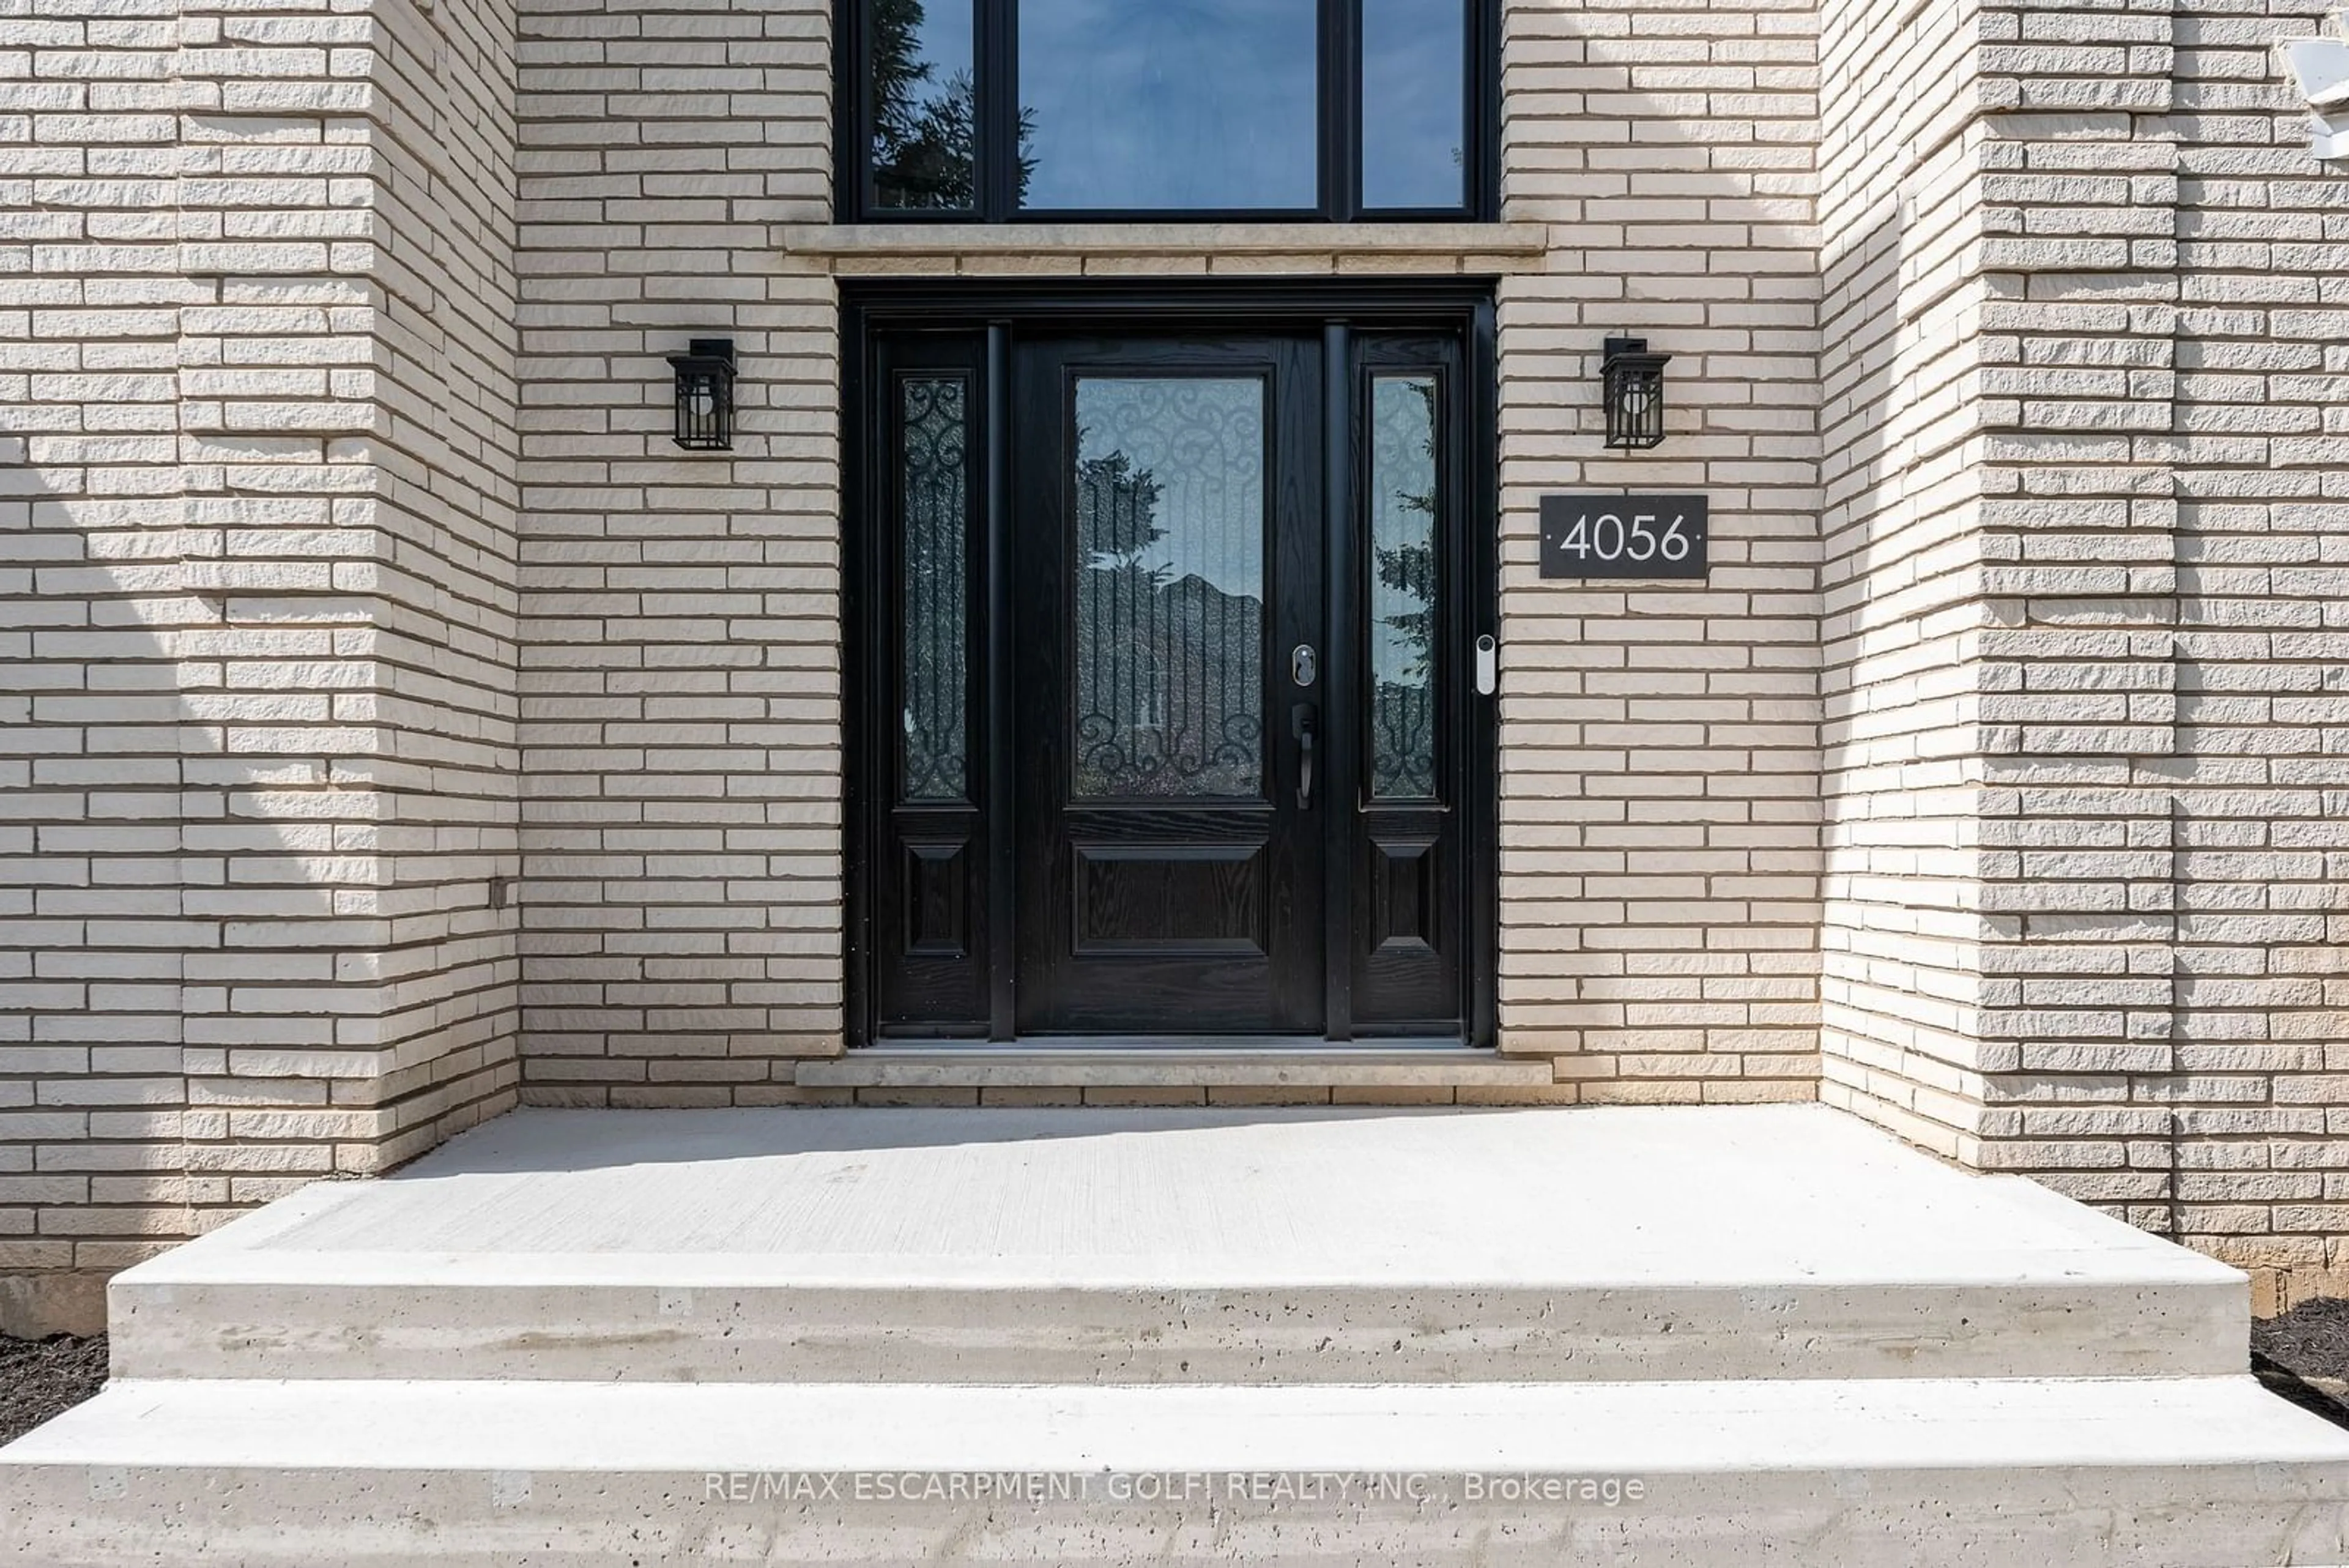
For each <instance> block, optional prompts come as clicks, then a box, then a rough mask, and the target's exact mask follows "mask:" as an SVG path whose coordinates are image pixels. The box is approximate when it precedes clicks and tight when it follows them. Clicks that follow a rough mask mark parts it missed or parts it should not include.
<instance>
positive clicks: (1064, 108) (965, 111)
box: [839, 0, 1498, 222]
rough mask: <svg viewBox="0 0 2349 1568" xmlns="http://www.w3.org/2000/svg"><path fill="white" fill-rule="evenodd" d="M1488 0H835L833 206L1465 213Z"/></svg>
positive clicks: (1056, 212) (1491, 47)
mask: <svg viewBox="0 0 2349 1568" xmlns="http://www.w3.org/2000/svg"><path fill="white" fill-rule="evenodd" d="M1496 9H1497V7H1496V5H1495V0H843V10H842V16H843V30H842V42H843V47H842V50H841V63H842V73H843V75H842V81H841V88H842V92H841V101H842V102H843V103H849V104H854V105H857V106H859V109H858V112H857V113H856V114H855V115H854V116H848V117H844V119H845V120H846V121H848V123H847V125H846V126H845V128H844V130H843V140H842V145H841V148H840V154H841V156H840V161H839V167H840V169H841V171H842V180H841V186H842V188H841V191H840V197H841V200H840V209H841V211H842V213H843V215H844V216H847V217H849V218H852V219H854V218H871V219H885V220H889V221H919V220H947V221H955V220H960V221H964V222H1002V221H1009V220H1013V219H1021V218H1032V219H1068V218H1096V219H1120V218H1141V217H1148V216H1168V215H1183V216H1191V217H1200V216H1213V217H1219V218H1226V217H1261V218H1298V219H1315V218H1319V219H1331V220H1340V221H1344V220H1350V219H1364V218H1375V219H1396V218H1429V219H1444V218H1450V219H1463V218H1473V217H1483V216H1487V215H1489V214H1490V213H1491V211H1492V209H1493V207H1494V204H1495V203H1494V200H1493V197H1494V187H1495V173H1494V170H1495V143H1496V141H1497V129H1496V122H1497V116H1496V114H1495V112H1494V104H1495V98H1496V86H1497V84H1496V80H1495V78H1496V75H1497V72H1496V68H1495V67H1496V60H1497V54H1498V49H1497V43H1496V34H1497V27H1496V25H1495V16H1494V12H1495V10H1496Z"/></svg>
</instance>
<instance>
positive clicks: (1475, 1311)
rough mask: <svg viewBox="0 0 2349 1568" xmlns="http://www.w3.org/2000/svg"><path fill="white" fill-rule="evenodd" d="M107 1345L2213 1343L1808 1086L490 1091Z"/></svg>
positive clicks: (847, 1373) (2080, 1370) (2128, 1358)
mask: <svg viewBox="0 0 2349 1568" xmlns="http://www.w3.org/2000/svg"><path fill="white" fill-rule="evenodd" d="M113 1302H114V1332H115V1338H114V1356H115V1369H116V1372H117V1375H118V1376H134V1377H155V1376H242V1377H261V1376H287V1377H305V1378H322V1377H444V1376H472V1377H586V1378H601V1379H643V1380H669V1379H678V1378H688V1379H701V1380H707V1379H712V1378H743V1379H762V1380H782V1379H787V1380H801V1381H824V1380H834V1379H838V1380H850V1381H860V1382H862V1381H889V1380H911V1381H926V1380H941V1379H943V1380H950V1381H956V1382H1028V1383H1033V1382H1068V1383H1089V1382H1140V1383H1148V1382H1162V1381H1197V1380H1208V1381H1215V1380H1227V1381H1237V1382H1249V1383H1263V1382H1297V1381H1319V1382H1347V1381H1358V1380H1377V1381H1381V1382H1390V1383H1392V1382H1399V1381H1418V1382H1444V1381H1463V1380H1469V1381H1509V1380H1548V1379H1560V1378H1564V1379H1619V1378H1666V1377H1670V1378H1733V1377H1754V1376H1800V1377H1866V1376H2122V1375H2127V1376H2194V1375H2202V1374H2212V1373H2227V1372H2240V1371H2242V1370H2243V1368H2244V1366H2245V1360H2246V1352H2245V1343H2244V1334H2245V1322H2246V1313H2247V1298H2246V1295H2245V1287H2244V1282H2243V1280H2242V1277H2241V1276H2240V1274H2238V1273H2236V1272H2234V1271H2232V1270H2230V1269H2227V1268H2224V1267H2222V1266H2221V1265H2220V1264H2217V1263H2214V1262H2209V1261H2208V1260H2205V1259H2202V1258H2200V1257H2198V1256H2196V1255H2194V1254H2192V1253H2189V1252H2187V1251H2182V1250H2180V1249H2178V1248H2176V1247H2172V1246H2170V1245H2168V1244H2167V1243H2165V1242H2162V1241H2158V1240H2156V1239H2154V1238H2151V1237H2148V1236H2146V1235H2143V1234H2141V1233H2140V1232H2138V1231H2134V1230H2132V1229H2130V1228H2129V1227H2127V1226H2126V1225H2123V1224H2121V1223H2119V1222H2118V1221H2116V1220H2107V1219H2105V1218H2103V1217H2102V1216H2099V1215H2097V1214H2095V1213H2093V1212H2091V1211H2090V1210H2086V1209H2084V1208H2082V1207H2080V1206H2079V1205H2077V1204H2075V1203H2071V1202H2069V1201H2067V1200H2065V1199H2062V1198H2059V1197H2056V1196H2054V1194H2052V1193H2049V1192H2047V1191H2046V1190H2044V1189H2041V1188H2039V1187H2036V1186H2034V1185H2033V1184H2031V1183H2029V1182H2026V1181H2023V1180H2021V1179H2012V1178H1996V1177H1989V1178H1986V1177H1980V1176H1974V1175H1970V1174H1967V1173H1964V1172H1961V1171H1959V1170H1956V1169H1953V1168H1949V1167H1947V1166H1944V1165H1941V1164H1940V1163H1938V1162H1937V1161H1935V1160H1933V1159H1931V1158H1929V1157H1927V1156H1925V1155H1922V1154H1920V1153H1918V1152H1916V1151H1915V1150H1912V1149H1910V1148H1908V1147H1905V1146H1903V1145H1900V1144H1899V1143H1897V1142H1895V1141H1894V1140H1892V1139H1891V1138H1889V1137H1885V1136H1884V1135H1882V1134H1880V1133H1878V1132H1877V1131H1875V1130H1874V1129H1872V1128H1869V1127H1865V1126H1863V1125H1861V1124H1860V1123H1858V1122H1857V1121H1854V1120H1852V1119H1850V1118H1848V1117H1846V1116H1841V1115H1839V1114H1837V1113H1836V1112H1833V1111H1830V1110H1827V1109H1825V1108H1822V1107H1817V1106H1767V1107H1753V1108H1743V1107H1740V1108H1728V1107H1723V1108H1719V1109H1711V1110H1704V1111H1698V1112H1691V1111H1687V1110H1680V1109H1653V1110H1650V1109H1634V1108H1624V1109H1588V1110H1576V1111H1573V1112H1571V1113H1565V1114H1561V1113H1559V1112H1557V1111H1553V1110H1508V1111H1484V1112H1475V1111H1433V1112H1413V1111H1408V1110H1393V1109H1382V1110H1370V1109H1362V1110H1331V1109H1321V1108H1315V1109H1303V1110H1298V1109H1289V1110H1146V1111H1145V1110H1130V1111H1119V1110H1106V1109H1093V1110H1046V1111H1022V1110H1011V1109H1002V1110H990V1111H983V1112H979V1111H968V1110H879V1109H856V1110H836V1111H826V1110H780V1111H747V1110H746V1111H692V1112H628V1113H606V1112H558V1111H526V1112H523V1113H520V1114H517V1115H515V1116H509V1117H507V1118H505V1119H504V1120H502V1121H500V1122H496V1123H493V1124H492V1125H490V1126H488V1127H483V1128H481V1129H479V1130H476V1131H474V1132H471V1133H468V1134H466V1135H465V1136H464V1137H460V1138H459V1139H457V1140H456V1141H455V1142H453V1143H451V1144H450V1145H449V1146H448V1147H445V1148H443V1149H441V1150H440V1151H439V1152H438V1153H436V1154H434V1155H431V1156H429V1157H428V1158H425V1159H424V1160H421V1161H419V1162H418V1163H417V1164H416V1165H414V1166H412V1167H410V1168H409V1169H408V1170H406V1171H405V1172H402V1173H401V1174H399V1175H397V1176H395V1177H392V1178H390V1179H386V1180H382V1181H378V1182H361V1183H336V1184H322V1185H319V1186H315V1187H312V1188H309V1189H306V1190H305V1191H303V1192H301V1193H299V1194H297V1195H295V1197H293V1198H291V1199H286V1200H285V1201H283V1202H280V1203H278V1204H275V1205H273V1206H272V1207H271V1208H269V1209H268V1210H265V1211H264V1212H263V1213H260V1214H257V1215H254V1216H252V1217H249V1218H246V1219H243V1220H239V1221H237V1222H236V1223H234V1224H232V1225H230V1226H228V1227H227V1228H225V1229H224V1230H222V1231H219V1232H217V1233H215V1234H214V1235H212V1236H211V1237H208V1238H206V1239H204V1240H202V1241H197V1242H194V1243H192V1244H191V1245H189V1246H186V1247H182V1248H181V1249H179V1250H177V1251H173V1252H171V1253H170V1254H168V1255H166V1256H164V1257H162V1258H160V1259H157V1260H155V1261H154V1262H150V1263H147V1264H143V1265H141V1266H140V1267H139V1268H137V1269H134V1270H132V1271H130V1272H129V1273H127V1274H124V1275H122V1276H120V1277H119V1279H118V1280H117V1281H116V1282H115V1285H114V1293H113Z"/></svg>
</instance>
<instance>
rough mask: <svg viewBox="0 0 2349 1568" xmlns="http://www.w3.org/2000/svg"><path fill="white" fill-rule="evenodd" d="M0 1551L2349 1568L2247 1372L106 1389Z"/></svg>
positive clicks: (4, 1460) (25, 1485) (57, 1451)
mask: <svg viewBox="0 0 2349 1568" xmlns="http://www.w3.org/2000/svg"><path fill="white" fill-rule="evenodd" d="M0 1557H5V1559H6V1560H8V1561H16V1562H26V1563H36V1562H37V1563H45V1564H54V1565H57V1568H116V1565H127V1564H130V1563H141V1564H145V1563H159V1562H160V1563H177V1562H193V1561H199V1560H201V1561H203V1562H222V1563H230V1562H233V1563H243V1564H248V1565H251V1568H274V1565H285V1568H297V1565H298V1568H316V1564H319V1563H336V1564H339V1565H343V1568H370V1565H378V1564H392V1563H403V1564H414V1563H431V1564H435V1565H437V1568H468V1565H481V1568H487V1565H489V1564H492V1563H495V1564H499V1565H501V1568H505V1565H509V1564H517V1563H530V1564H541V1565H543V1564H561V1565H564V1568H590V1565H598V1568H600V1565H604V1564H613V1565H617V1564H623V1563H626V1564H636V1563H644V1562H647V1561H653V1560H664V1559H667V1558H671V1557H677V1558H692V1559H694V1560H697V1561H698V1560H702V1559H705V1558H710V1559H716V1558H724V1559H728V1560H737V1559H740V1560H752V1559H755V1560H757V1561H760V1562H768V1563H908V1562H916V1561H921V1562H930V1561H948V1562H988V1563H1060V1564H1087V1563H1132V1562H1140V1561H1150V1562H1154V1563H1171V1564H1178V1565H1182V1564H1198V1565H1201V1568H1205V1565H1206V1564H1208V1563H1216V1564H1223V1563H1299V1564H1306V1563H1310V1564H1320V1565H1327V1564H1333V1563H1340V1562H1345V1563H1369V1562H1375V1563H1392V1564H1452V1563H1459V1564H1463V1565H1465V1564H1469V1563H1475V1564H1479V1565H1482V1568H1512V1565H1516V1564H1527V1565H1530V1564H1536V1563H1538V1564H1541V1565H1543V1568H1551V1565H1553V1564H1556V1563H1561V1562H1566V1561H1571V1562H1573V1563H1578V1564H1606V1565H1613V1568H1663V1565H1667V1564H1670V1565H1675V1568H1678V1565H1687V1568H1696V1565H1699V1564H1702V1568H1748V1565H1761V1564H1771V1565H1783V1564H1788V1563H1799V1564H1803V1565H1805V1568H1826V1565H1830V1564H1833V1565H1838V1568H1875V1565H1881V1568H1960V1565H1964V1568H2016V1565H2018V1564H2023V1563H2049V1564H2062V1565H2064V1568H2281V1565H2282V1564H2287V1563H2290V1564H2314V1563H2349V1432H2344V1431H2342V1430H2341V1429H2339V1428H2334V1427H2333V1426H2331V1425H2330V1424H2328V1423H2326V1422H2324V1421H2322V1420H2319V1419H2318V1418H2317V1417H2313V1416H2311V1415H2308V1414H2307V1413H2305V1412H2303V1411H2301V1410H2299V1409H2296V1408H2294V1407H2292V1406H2289V1405H2286V1404H2284V1403H2283V1402H2282V1401H2280V1400H2278V1399H2275V1398H2274V1397H2271V1396H2270V1395H2268V1394H2266V1393H2264V1392H2263V1391H2261V1389H2260V1388H2259V1387H2258V1386H2257V1385H2256V1384H2254V1383H2253V1382H2252V1381H2251V1379H2250V1378H2248V1377H2227V1378H2189V1379H2114V1380H2087V1381H2063V1380H2040V1379H1991V1380H1945V1379H1930V1378H1916V1379H1907V1380H1886V1379H1873V1380H1860V1381H1812V1382H1781V1383H1739V1384H1723V1383H1637V1384H1625V1383H1584V1384H1554V1385H1547V1386H1539V1385H1536V1386H1527V1385H1511V1384H1483V1385H1472V1386H1433V1387H1431V1386H1416V1387H1413V1386H1405V1387H1384V1388H1374V1387H1362V1386H1332V1385H1324V1386H1299V1387H1286V1388H1265V1387H1227V1386H1184V1387H1131V1386H1128V1387H1101V1386H1085V1387H1027V1388H1008V1387H968V1386H960V1387H941V1386H920V1385H897V1386H870V1385H836V1384H792V1385H761V1384H712V1385H700V1386H687V1385H674V1386H649V1385H626V1384H586V1383H551V1382H542V1383H503V1384H492V1383H478V1382H424V1381H402V1382H387V1383H375V1384H353V1383H320V1382H260V1383H246V1382H236V1383H210V1384H204V1383H192V1382H162V1383H118V1384H116V1385H115V1386H111V1387H109V1389H108V1390H107V1392H106V1393H104V1394H103V1395H101V1396H100V1397H98V1399H96V1400H94V1401H93V1402H91V1403H90V1404H88V1405H86V1406H84V1407H80V1408H78V1409H77V1410H74V1411H71V1412H69V1413H67V1415H66V1416H64V1417H60V1418H59V1419H58V1420H57V1421H54V1422H52V1423H50V1424H49V1425H48V1426H47V1427H44V1428H40V1429H39V1430H38V1431H36V1432H35V1433H33V1434H31V1435H30V1436H28V1437H26V1438H23V1439H21V1440H19V1441H18V1442H17V1443H16V1444H15V1445H13V1446H12V1447H10V1448H8V1449H0Z"/></svg>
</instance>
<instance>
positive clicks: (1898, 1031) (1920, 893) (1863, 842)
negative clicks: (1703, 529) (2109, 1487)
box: [1818, 0, 2001, 1158]
mask: <svg viewBox="0 0 2349 1568" xmlns="http://www.w3.org/2000/svg"><path fill="white" fill-rule="evenodd" d="M1819 21H1820V43H1819V58H1820V73H1821V79H1822V82H1823V90H1822V95H1821V135H1820V140H1819V150H1818V158H1819V240H1820V246H1819V264H1818V265H1819V274H1820V277H1821V283H1822V287H1823V291H1824V292H1823V296H1822V302H1821V307H1820V317H1819V337H1820V358H1819V378H1820V405H1819V416H1818V427H1819V435H1820V441H1821V450H1822V461H1821V472H1820V483H1821V513H1820V535H1821V540H1822V549H1823V558H1822V563H1821V567H1820V589H1821V593H1822V596H1823V605H1824V618H1823V623H1822V627H1821V641H1822V656H1823V669H1822V681H1821V691H1822V694H1823V696H1824V699H1825V704H1826V712H1825V730H1824V741H1825V745H1826V779H1825V795H1826V823H1827V826H1826V877H1827V880H1826V912H1825V930H1824V932H1823V939H1822V940H1823V947H1824V950H1825V953H1826V964H1825V976H1824V981H1823V988H1822V991H1823V997H1822V999H1823V1002H1824V1015H1823V1025H1824V1026H1823V1029H1822V1033H1821V1046H1822V1049H1823V1063H1822V1070H1821V1094H1822V1096H1823V1097H1824V1098H1826V1099H1827V1100H1829V1101H1831V1102H1832V1103H1834V1104H1837V1105H1840V1106H1845V1107H1847V1108H1848V1109H1852V1110H1856V1111H1857V1112H1859V1113H1860V1114H1861V1115H1864V1116H1868V1117H1870V1118H1871V1119H1873V1120H1877V1121H1880V1122H1883V1123H1885V1124H1886V1125H1888V1126H1889V1127H1894V1128H1895V1129H1897V1130H1899V1132H1901V1133H1902V1134H1903V1135H1904V1136H1907V1137H1911V1138H1914V1139H1916V1140H1917V1141H1919V1142H1920V1143H1923V1144H1925V1145H1926V1146H1927V1147H1932V1148H1936V1149H1939V1150H1940V1152H1942V1153H1945V1154H1949V1155H1952V1156H1955V1157H1958V1158H1972V1156H1973V1154H1974V1151H1975V1149H1976V1147H1977V1146H1978V1140H1979V1137H1980V1133H1981V1104H1982V1092H1983V1091H1982V1074H1983V1073H1984V1072H1986V1071H1991V1070H1995V1069H1996V1068H1997V1067H1998V1066H1999V1065H2001V1063H2000V1062H1999V1061H1998V1060H1997V1059H1996V1058H1995V1056H1994V1055H1988V1054H1986V1053H1985V1050H1984V1047H1983V1044H1982V1040H1981V1037H1980V1027H1979V1018H1980V1012H1981V1009H1982V982H1981V970H1982V960H1981V956H1980V955H1981V948H1982V929H1981V919H1982V917H1981V911H1980V902H1981V893H1980V886H1981V878H1982V847H1981V832H1980V827H1979V823H1978V816H1979V801H1980V796H1981V792H1982V760H1981V748H1980V744H1979V730H1980V725H1981V722H1982V676H1981V674H1980V671H1979V665H1980V662H1981V659H1982V649H1981V646H1980V641H1981V638H1982V633H1983V627H1982V608H1981V601H1982V591H1983V569H1984V568H1983V562H1984V548H1985V547H1984V545H1983V542H1982V526H1983V524H1982V473H1981V468H1980V464H1981V462H1982V421H1983V419H1984V417H1985V416H1984V412H1983V408H1982V404H1983V400H1984V392H1983V389H1982V376H1983V372H1982V352H1983V351H1982V341H1981V340H1982V310H1983V307H1984V294H1985V289H1984V285H1983V283H1982V280H1981V278H1980V276H1979V275H1978V271H1977V269H1976V267H1975V266H1974V265H1972V262H1971V258H1972V257H1973V255H1974V254H1975V253H1976V251H1977V250H1978V248H1979V243H1980V236H1981V228H1982V212H1981V209H1982V192H1981V167H1982V130H1981V128H1980V125H1979V122H1978V119H1979V102H1980V98H1981V94H1982V85H1981V83H1980V81H1979V80H1978V79H1977V62H1976V58H1975V36H1976V33H1977V30H1978V27H1979V25H1980V24H1979V16H1978V12H1977V7H1976V6H1975V5H1973V4H1972V0H1931V3H1929V4H1924V5H1902V6H1899V7H1893V6H1887V5H1880V4H1878V3H1876V0H1827V3H1826V4H1825V5H1822V6H1821V9H1820V16H1819Z"/></svg>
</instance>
